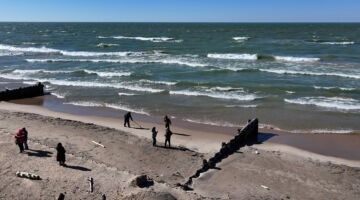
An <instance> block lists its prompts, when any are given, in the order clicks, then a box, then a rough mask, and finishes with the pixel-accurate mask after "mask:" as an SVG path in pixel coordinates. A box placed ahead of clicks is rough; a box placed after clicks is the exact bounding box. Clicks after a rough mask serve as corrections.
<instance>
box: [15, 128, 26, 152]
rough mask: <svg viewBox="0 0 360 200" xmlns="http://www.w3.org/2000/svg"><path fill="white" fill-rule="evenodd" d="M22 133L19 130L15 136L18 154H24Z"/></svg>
mask: <svg viewBox="0 0 360 200" xmlns="http://www.w3.org/2000/svg"><path fill="white" fill-rule="evenodd" d="M24 140H25V136H24V132H23V131H22V129H19V132H18V133H17V134H16V135H15V143H16V144H17V145H18V146H19V149H20V153H22V152H24Z"/></svg>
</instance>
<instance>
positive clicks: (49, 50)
mask: <svg viewBox="0 0 360 200" xmlns="http://www.w3.org/2000/svg"><path fill="white" fill-rule="evenodd" d="M0 50H4V51H9V52H17V53H43V54H60V55H64V56H79V57H91V56H121V57H123V56H141V55H143V54H144V53H143V52H90V51H65V50H59V49H52V48H47V47H16V46H11V45H4V44H0Z"/></svg>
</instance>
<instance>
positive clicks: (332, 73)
mask: <svg viewBox="0 0 360 200" xmlns="http://www.w3.org/2000/svg"><path fill="white" fill-rule="evenodd" d="M259 70H260V71H263V72H269V73H276V74H294V75H297V74H299V75H313V76H339V77H343V78H354V79H360V75H354V74H344V73H338V72H310V71H294V70H285V69H259Z"/></svg>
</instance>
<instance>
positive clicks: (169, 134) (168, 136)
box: [165, 127, 172, 147]
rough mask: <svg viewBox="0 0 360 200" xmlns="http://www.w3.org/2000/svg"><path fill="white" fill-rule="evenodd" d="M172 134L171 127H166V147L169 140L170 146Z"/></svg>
mask: <svg viewBox="0 0 360 200" xmlns="http://www.w3.org/2000/svg"><path fill="white" fill-rule="evenodd" d="M171 135H172V132H171V131H170V128H169V127H167V128H166V132H165V147H166V143H167V142H169V147H170V139H171Z"/></svg>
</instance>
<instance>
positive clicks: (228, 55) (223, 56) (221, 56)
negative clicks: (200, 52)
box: [207, 53, 257, 60]
mask: <svg viewBox="0 0 360 200" xmlns="http://www.w3.org/2000/svg"><path fill="white" fill-rule="evenodd" d="M207 57H208V58H216V59H232V60H257V54H232V53H226V54H211V53H210V54H208V55H207Z"/></svg>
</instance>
